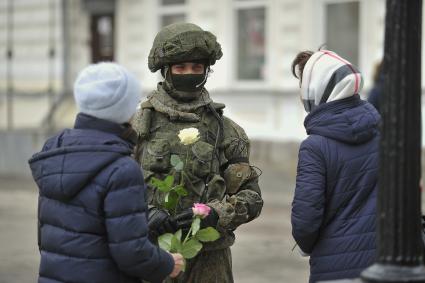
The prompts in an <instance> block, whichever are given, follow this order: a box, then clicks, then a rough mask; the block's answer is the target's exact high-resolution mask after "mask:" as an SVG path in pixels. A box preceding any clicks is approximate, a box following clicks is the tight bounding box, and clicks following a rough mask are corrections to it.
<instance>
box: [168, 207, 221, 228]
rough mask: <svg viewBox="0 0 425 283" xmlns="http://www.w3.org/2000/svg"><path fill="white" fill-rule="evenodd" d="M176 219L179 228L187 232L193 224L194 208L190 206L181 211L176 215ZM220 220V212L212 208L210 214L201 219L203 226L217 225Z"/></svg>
mask: <svg viewBox="0 0 425 283" xmlns="http://www.w3.org/2000/svg"><path fill="white" fill-rule="evenodd" d="M174 220H175V221H176V223H177V226H178V229H182V230H183V232H185V231H186V232H187V231H188V230H189V228H190V226H191V225H192V221H193V210H192V208H188V209H186V210H184V211H182V212H181V213H179V214H177V215H176V216H174ZM217 222H218V214H217V212H216V211H215V210H214V209H213V208H211V211H210V214H208V216H207V217H205V218H204V219H202V220H201V228H206V227H214V228H215V227H216V226H217Z"/></svg>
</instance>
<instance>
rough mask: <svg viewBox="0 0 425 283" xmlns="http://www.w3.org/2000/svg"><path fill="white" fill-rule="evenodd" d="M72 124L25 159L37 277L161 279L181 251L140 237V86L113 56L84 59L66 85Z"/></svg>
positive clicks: (110, 282)
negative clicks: (32, 184) (34, 218)
mask: <svg viewBox="0 0 425 283" xmlns="http://www.w3.org/2000/svg"><path fill="white" fill-rule="evenodd" d="M74 96H75V100H76V103H77V106H78V108H79V110H80V113H79V114H78V115H77V118H76V122H75V126H74V128H73V129H66V130H64V131H63V132H61V133H60V134H58V135H57V136H55V137H53V138H50V139H49V140H48V141H47V142H46V144H45V145H44V147H43V149H42V151H41V152H39V153H37V154H35V155H34V156H33V157H32V158H31V159H30V161H29V163H30V167H31V170H32V174H33V177H34V180H35V181H36V183H37V185H38V187H39V190H40V193H39V211H38V224H39V225H38V228H39V229H38V230H39V231H38V236H39V249H40V254H41V260H40V270H39V278H38V282H39V283H53V282H55V283H59V282H74V283H136V282H140V281H141V280H147V281H149V282H162V281H163V279H164V278H165V277H167V276H168V275H170V274H171V276H174V277H175V276H177V275H178V273H179V270H180V269H181V266H182V264H183V258H182V257H181V255H178V254H177V255H171V254H169V253H168V252H166V251H164V250H161V249H160V248H158V247H156V246H155V245H153V244H152V243H151V242H150V241H149V239H148V225H147V217H146V213H147V207H146V206H147V205H146V203H145V196H144V195H145V185H144V181H143V176H142V173H141V171H140V168H139V166H138V165H137V163H136V162H135V161H134V160H133V159H132V157H131V153H132V149H133V146H134V144H135V132H134V131H133V130H132V128H131V126H130V125H129V124H128V123H127V122H128V121H129V120H130V119H131V117H132V116H133V115H134V113H135V112H136V108H137V103H138V101H139V96H140V87H139V85H138V82H137V80H136V78H135V77H134V76H132V75H131V74H130V73H129V72H128V71H126V70H125V69H124V68H123V67H121V66H119V65H117V64H113V63H101V64H96V65H91V66H89V67H88V68H86V69H84V70H83V71H82V72H81V73H80V75H79V77H78V78H77V80H76V82H75V85H74Z"/></svg>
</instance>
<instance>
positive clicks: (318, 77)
mask: <svg viewBox="0 0 425 283" xmlns="http://www.w3.org/2000/svg"><path fill="white" fill-rule="evenodd" d="M362 88H363V77H362V75H361V73H360V72H359V71H358V70H357V68H356V67H355V66H353V65H352V64H351V63H350V62H348V61H347V60H345V59H344V58H342V57H340V56H338V55H337V54H336V53H335V52H332V51H329V50H320V51H317V52H316V53H314V54H313V55H312V56H311V57H310V59H308V61H307V63H306V65H305V67H304V70H303V77H302V81H301V97H302V100H303V103H304V108H305V110H306V111H307V112H311V111H312V110H314V109H315V108H316V107H317V106H319V105H321V104H323V103H326V102H331V101H335V100H340V99H344V98H347V97H350V96H353V95H354V94H358V93H359V92H360V91H361V90H362Z"/></svg>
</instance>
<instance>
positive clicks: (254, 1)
mask: <svg viewBox="0 0 425 283" xmlns="http://www.w3.org/2000/svg"><path fill="white" fill-rule="evenodd" d="M230 1H231V6H232V8H231V9H232V27H231V32H230V34H231V35H232V36H231V39H230V40H231V46H232V52H231V55H232V58H231V66H232V68H231V85H232V88H235V89H252V88H258V89H264V88H268V86H269V85H270V77H271V76H270V61H269V54H271V50H270V49H271V48H270V44H269V35H270V13H269V4H270V3H269V1H268V0H249V1H244V0H230ZM255 8H264V16H265V20H264V22H265V24H264V37H265V39H264V41H265V43H264V44H265V52H264V65H265V66H264V72H265V77H264V78H262V79H261V78H260V79H258V80H256V79H255V80H253V79H239V78H238V12H239V11H240V10H248V9H255Z"/></svg>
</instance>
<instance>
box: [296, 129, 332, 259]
mask: <svg viewBox="0 0 425 283" xmlns="http://www.w3.org/2000/svg"><path fill="white" fill-rule="evenodd" d="M320 142H321V140H320V139H314V138H313V137H312V136H310V137H309V138H308V139H307V140H305V141H304V142H303V143H302V144H301V147H300V151H299V155H298V167H297V179H296V186H295V194H294V200H293V202H292V213H291V223H292V235H293V237H294V239H295V241H296V242H297V244H298V245H299V247H300V248H301V250H302V251H303V252H305V253H308V254H309V253H311V252H312V250H313V248H314V245H315V243H316V241H317V238H318V236H319V232H320V227H321V225H322V222H323V218H324V209H325V189H326V173H325V172H326V164H325V161H324V158H323V155H322V153H321V151H320Z"/></svg>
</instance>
